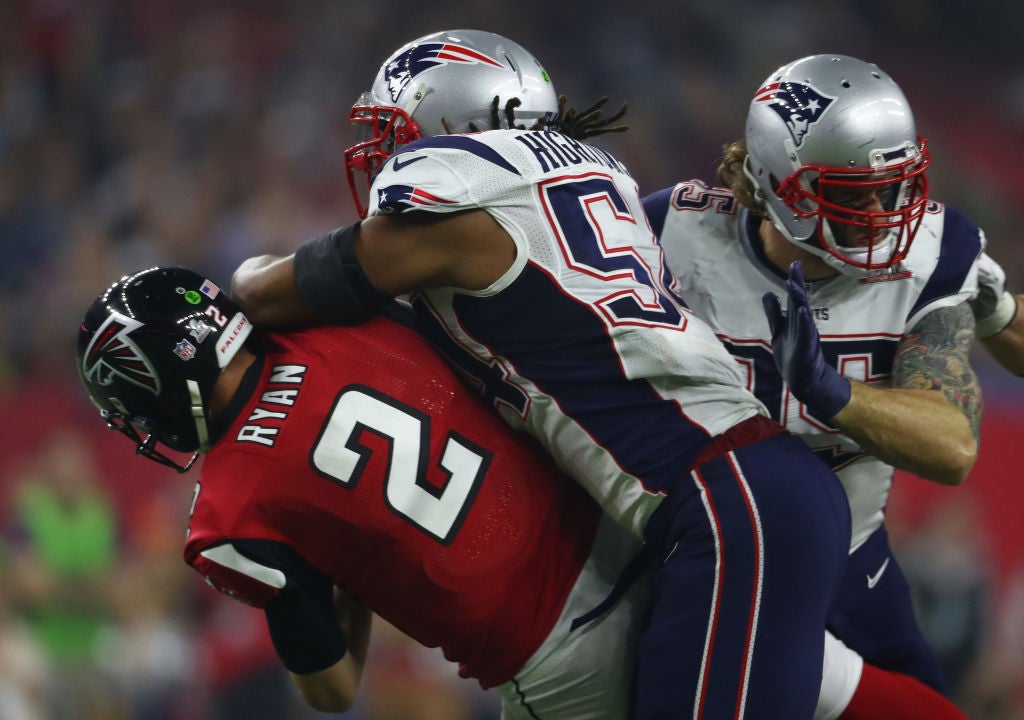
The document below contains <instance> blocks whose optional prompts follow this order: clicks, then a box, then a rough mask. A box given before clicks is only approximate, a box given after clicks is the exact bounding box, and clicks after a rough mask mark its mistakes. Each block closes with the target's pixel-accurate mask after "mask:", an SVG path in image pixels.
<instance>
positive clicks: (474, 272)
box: [231, 210, 516, 327]
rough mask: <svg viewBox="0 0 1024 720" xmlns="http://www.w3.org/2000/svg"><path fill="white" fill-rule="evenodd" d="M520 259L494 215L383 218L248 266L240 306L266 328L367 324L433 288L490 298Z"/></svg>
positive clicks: (235, 280)
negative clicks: (488, 292)
mask: <svg viewBox="0 0 1024 720" xmlns="http://www.w3.org/2000/svg"><path fill="white" fill-rule="evenodd" d="M515 257H516V248H515V243H514V242H513V241H512V238H511V237H510V236H509V235H508V233H507V232H506V231H505V230H504V229H503V228H502V227H501V226H500V225H499V224H498V223H497V221H496V220H494V218H492V217H491V216H490V214H489V213H487V212H486V211H483V210H469V211H465V212H458V213H452V214H444V215H440V214H435V213H425V212H410V213H405V214H402V215H397V216H391V215H377V216H374V217H371V218H369V219H367V220H364V221H362V222H361V223H357V224H356V225H352V226H348V227H345V228H339V229H337V230H334V231H332V232H330V233H327V234H325V235H321V236H320V237H317V238H314V239H313V240H310V241H308V242H307V243H305V244H304V245H303V246H302V247H301V248H300V249H299V250H298V251H296V253H295V254H293V255H289V256H287V257H274V256H268V255H264V256H260V257H255V258H250V259H248V260H246V261H244V262H243V263H242V264H241V265H240V266H239V267H238V269H237V270H236V271H235V273H234V275H233V276H232V278H231V290H232V294H233V295H234V298H235V300H236V301H237V302H238V304H239V305H240V306H241V308H242V311H243V312H245V313H246V315H247V316H248V317H249V319H250V320H251V321H252V322H253V323H255V324H258V325H264V326H273V327H293V326H296V325H302V324H307V323H310V322H312V321H314V320H316V321H320V322H333V323H340V324H356V323H359V322H363V321H365V320H367V319H369V318H370V317H372V316H373V314H374V313H375V312H376V311H377V310H379V309H380V308H381V307H382V306H383V304H384V303H385V302H386V301H387V300H388V299H389V298H393V297H397V296H399V295H404V294H407V293H411V292H415V291H417V290H422V289H424V288H430V287H441V286H448V287H458V288H464V289H468V290H482V289H484V288H486V287H487V286H489V285H491V284H492V283H494V282H495V281H496V280H498V279H499V278H500V277H501V276H502V275H503V274H504V273H505V271H506V270H508V268H509V267H511V265H512V263H513V261H514V260H515Z"/></svg>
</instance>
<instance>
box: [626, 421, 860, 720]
mask: <svg viewBox="0 0 1024 720" xmlns="http://www.w3.org/2000/svg"><path fill="white" fill-rule="evenodd" d="M683 482H684V483H685V485H683V486H681V487H680V489H679V491H676V492H673V493H672V494H670V495H669V497H667V498H666V499H665V500H664V501H663V503H662V505H661V506H659V508H658V510H657V511H656V512H655V514H654V515H653V516H652V517H651V520H650V522H649V524H648V536H649V542H651V543H657V544H658V546H659V547H660V548H661V552H660V553H659V558H660V565H659V566H658V567H656V569H655V571H654V600H653V606H652V610H651V615H650V619H649V623H648V625H647V627H646V629H645V630H644V633H643V635H642V637H641V640H640V648H639V655H638V664H637V670H636V680H635V683H634V692H635V697H634V706H633V717H634V718H635V720H655V719H658V720H662V719H665V720H668V719H669V718H671V719H672V720H680V719H681V718H694V719H698V718H699V719H702V720H726V719H729V718H736V719H739V718H743V719H745V720H755V719H756V720H767V719H769V718H771V719H778V720H810V718H811V717H812V716H813V714H814V707H815V704H816V702H817V698H818V690H819V688H820V685H821V671H822V660H823V654H824V635H825V633H824V629H825V619H826V615H827V613H828V610H829V608H830V607H831V606H832V602H833V600H834V598H835V594H836V590H837V587H838V585H839V583H840V581H841V579H842V577H843V574H844V571H845V567H846V559H847V552H848V549H849V543H850V509H849V504H848V503H847V501H846V495H845V493H844V492H843V489H842V486H841V485H840V484H839V481H838V479H837V478H836V476H835V474H834V473H833V472H832V471H831V470H830V469H829V468H828V466H827V465H825V463H824V462H822V461H821V460H820V459H819V458H817V457H816V456H815V455H814V453H812V452H811V451H810V450H809V449H808V448H807V446H806V445H805V444H804V443H803V442H802V441H801V440H799V439H797V438H795V437H793V436H790V435H779V436H775V437H772V438H769V439H767V440H761V441H759V442H756V443H753V444H751V445H748V446H746V447H742V448H739V449H737V450H733V451H732V452H729V453H727V454H725V455H721V456H719V457H716V458H714V459H712V460H709V461H707V462H704V463H703V464H701V465H699V466H698V467H696V468H695V469H694V470H693V471H692V472H691V473H690V474H689V476H687V477H685V478H683Z"/></svg>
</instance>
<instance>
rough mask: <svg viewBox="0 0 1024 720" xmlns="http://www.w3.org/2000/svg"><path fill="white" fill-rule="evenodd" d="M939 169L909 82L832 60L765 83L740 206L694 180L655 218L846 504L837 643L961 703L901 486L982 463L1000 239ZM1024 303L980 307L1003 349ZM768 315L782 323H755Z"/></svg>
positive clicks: (703, 310) (654, 201) (957, 475)
mask: <svg viewBox="0 0 1024 720" xmlns="http://www.w3.org/2000/svg"><path fill="white" fill-rule="evenodd" d="M928 163H929V155H928V149H927V145H926V142H925V139H924V138H922V137H920V136H918V134H917V130H916V127H915V123H914V117H913V114H912V112H911V108H910V106H909V104H908V103H907V100H906V98H905V96H904V94H903V92H902V91H901V90H900V88H899V86H898V85H897V84H896V83H895V82H894V81H893V80H892V78H890V77H889V75H887V74H886V73H885V72H883V71H882V70H881V69H879V68H878V67H877V66H876V65H873V64H870V63H867V62H864V61H861V60H858V59H856V58H851V57H846V56H841V55H815V56H810V57H805V58H802V59H799V60H797V61H795V62H792V63H789V64H787V65H785V66H783V67H781V68H779V69H778V70H776V71H775V72H773V73H772V74H771V75H769V76H768V78H767V79H766V80H765V81H764V82H763V83H762V86H761V88H760V89H759V90H758V91H757V93H756V94H755V95H754V98H753V100H752V101H751V103H750V107H749V113H748V115H747V122H746V134H745V138H744V139H743V140H742V141H738V142H735V143H732V144H731V145H729V146H727V147H726V149H725V156H724V159H723V161H722V163H721V166H720V168H719V178H720V181H721V182H722V183H723V184H724V185H725V187H711V186H708V185H707V184H705V183H703V182H701V181H700V180H688V181H684V182H681V183H678V184H677V185H675V186H674V187H671V188H668V189H665V190H662V191H660V192H658V193H655V194H654V195H651V196H649V197H647V198H645V199H644V206H645V209H646V211H647V214H648V217H649V218H650V220H651V223H652V226H653V228H654V230H655V232H656V233H657V234H658V235H659V236H660V239H661V244H662V247H663V248H664V252H665V257H666V260H667V262H668V265H669V268H670V269H671V270H672V271H673V273H674V275H675V276H676V278H677V279H678V284H677V285H676V290H677V292H678V294H679V296H680V298H681V299H682V300H683V301H684V302H685V303H686V304H687V306H688V307H689V308H690V309H691V310H692V311H693V312H694V313H696V314H697V315H698V316H699V317H701V318H703V319H705V320H706V321H707V322H708V323H709V324H710V325H711V326H712V327H713V328H714V331H715V333H716V334H717V336H718V337H719V338H720V339H721V340H722V341H723V342H724V343H725V345H726V347H728V348H729V351H730V352H731V353H732V354H733V355H734V357H735V358H736V360H737V361H738V362H739V366H740V367H742V368H743V369H744V370H745V374H746V382H747V385H748V386H749V387H751V388H752V389H753V390H754V392H755V394H756V395H757V396H758V398H760V399H761V400H762V402H764V404H765V405H766V407H767V408H768V410H769V412H770V413H771V416H772V417H773V418H774V419H775V420H777V421H778V422H780V423H781V424H783V425H784V426H785V427H786V428H787V429H788V430H789V431H790V432H793V433H795V434H798V435H799V436H800V437H802V438H804V439H805V440H806V442H807V443H808V444H809V445H810V446H811V447H813V448H814V449H815V450H816V452H817V453H818V455H819V456H820V457H822V458H824V459H825V460H826V461H827V462H828V463H829V464H830V466H831V467H832V468H833V469H834V470H835V471H836V472H837V473H838V475H839V477H840V480H841V481H842V483H843V487H844V488H845V489H846V492H847V495H848V497H849V501H850V507H851V510H852V516H853V533H852V535H851V542H850V559H849V563H848V565H847V568H846V576H845V578H844V580H843V583H842V585H841V588H840V591H839V593H838V595H837V596H836V599H835V602H834V603H833V606H832V608H831V610H830V611H829V615H828V627H829V629H830V630H831V631H832V632H834V633H835V635H836V636H838V637H839V638H840V639H841V640H843V641H844V642H845V643H846V644H847V645H848V646H849V647H850V648H852V649H854V650H856V651H857V652H858V653H859V654H860V655H862V656H863V658H864V659H865V661H867V662H870V663H872V664H874V665H877V666H880V667H883V668H888V669H892V670H896V671H899V672H901V673H905V674H908V675H911V676H913V677H915V678H918V679H919V680H921V681H922V682H924V683H927V684H928V685H929V686H931V687H933V688H935V689H936V690H938V691H940V692H947V687H946V684H945V680H944V678H943V676H942V673H941V670H940V668H939V664H938V662H937V659H936V657H935V655H934V653H933V652H932V650H931V649H930V648H929V646H928V644H927V643H926V641H925V639H924V637H923V635H922V633H921V631H920V629H919V627H918V625H917V622H916V620H915V618H914V613H913V608H912V603H911V597H910V592H909V589H908V587H907V583H906V581H905V580H904V577H903V574H902V572H901V570H900V567H899V564H898V563H897V561H896V558H895V557H894V556H893V555H892V552H891V549H890V547H889V540H888V536H887V533H886V529H885V524H884V511H885V506H886V501H887V498H888V494H889V490H890V486H891V483H892V478H893V472H894V467H899V468H903V469H905V470H908V471H910V472H912V473H914V474H916V475H918V476H919V477H922V478H925V479H928V480H932V481H934V482H937V483H940V484H943V485H950V486H953V485H958V484H960V483H961V482H963V481H964V479H965V478H966V477H967V474H968V472H969V471H970V470H971V468H972V466H973V465H974V462H975V460H976V458H977V454H978V432H979V426H980V420H981V408H982V402H981V391H980V388H979V385H978V379H977V377H976V375H975V373H974V371H973V370H972V368H971V365H970V362H969V358H968V353H969V350H970V346H971V343H972V340H973V339H974V335H975V320H974V318H973V317H972V313H971V308H970V306H969V305H968V301H969V300H970V299H971V298H972V297H974V296H975V295H976V294H977V273H978V270H977V264H976V261H977V260H978V257H979V254H980V253H981V252H982V250H983V248H984V235H983V233H982V232H981V230H979V228H978V227H977V226H976V225H975V224H974V223H973V222H971V220H970V219H969V218H967V217H965V216H964V215H963V214H962V213H960V212H958V211H957V210H956V209H954V208H951V207H948V206H945V205H943V204H941V203H938V202H936V201H933V200H930V199H929V197H928V183H927V179H926V174H925V170H926V168H927V166H928ZM996 269H997V270H998V267H996ZM991 284H992V283H990V285H991ZM778 295H783V296H785V297H786V298H787V307H786V309H785V311H783V309H782V308H781V303H780V301H779V299H778ZM1004 297H1005V295H1004V293H1003V291H1002V289H1001V288H999V289H998V290H990V291H989V292H988V294H985V293H981V294H980V296H979V299H978V300H977V301H976V305H977V306H978V313H979V314H981V315H983V316H986V317H991V318H992V320H990V321H989V322H988V324H987V325H985V326H983V327H984V328H986V329H985V330H984V331H985V332H991V333H994V332H998V331H999V330H1001V329H1003V328H1004V327H1005V326H1006V324H1007V323H1008V322H1009V321H1010V320H1011V319H1012V313H1011V312H1010V311H1008V310H1007V309H1006V308H1007V301H1006V300H1001V299H1000V298H1004ZM1010 297H1011V301H1010V302H1011V303H1012V305H1013V308H1014V309H1015V307H1016V302H1015V300H1013V299H1012V296H1010ZM762 299H763V305H764V309H765V314H766V315H767V322H766V321H765V317H764V315H762V314H761V313H756V312H751V308H752V307H756V306H757V305H758V304H760V303H762ZM979 334H980V333H979ZM823 692H824V694H827V693H828V688H827V687H826V688H825V689H824V691H823ZM819 712H821V709H820V708H819Z"/></svg>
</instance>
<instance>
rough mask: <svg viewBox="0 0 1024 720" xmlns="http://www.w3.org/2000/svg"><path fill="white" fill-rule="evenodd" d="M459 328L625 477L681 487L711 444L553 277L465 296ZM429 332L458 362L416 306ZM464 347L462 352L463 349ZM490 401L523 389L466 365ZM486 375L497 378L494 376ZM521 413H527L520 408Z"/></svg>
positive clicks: (537, 276) (529, 269) (528, 273)
mask: <svg viewBox="0 0 1024 720" xmlns="http://www.w3.org/2000/svg"><path fill="white" fill-rule="evenodd" d="M453 306H454V310H455V314H456V315H457V316H458V317H459V321H460V327H461V328H462V330H463V331H465V332H466V333H467V334H468V335H469V336H471V337H473V338H474V339H475V340H476V341H477V342H479V343H481V344H483V345H485V346H486V347H488V348H489V349H490V351H491V353H492V354H493V355H494V356H496V357H503V358H507V359H508V360H509V362H510V363H511V365H513V366H514V367H515V368H516V369H517V370H518V372H519V374H520V375H522V376H523V377H527V378H529V379H530V381H531V382H532V383H533V384H534V385H536V386H537V388H538V389H539V390H540V391H541V392H542V393H544V394H546V395H549V396H551V397H553V398H554V399H555V401H556V402H557V403H558V405H559V407H560V408H561V409H562V411H563V412H564V413H565V414H566V415H567V416H569V417H571V418H572V419H573V420H575V421H576V422H577V423H578V424H579V425H580V426H581V427H582V428H584V429H585V430H586V431H587V433H589V434H590V436H591V437H592V438H593V439H594V442H595V443H597V444H598V445H600V446H601V447H603V448H606V449H607V450H608V452H609V453H610V454H611V455H613V456H614V457H615V459H616V461H617V462H618V463H619V465H620V467H622V468H623V470H624V471H625V472H627V473H629V474H631V475H634V476H635V477H638V478H641V480H642V481H643V483H644V485H645V486H646V487H647V488H649V489H652V490H656V491H660V490H667V489H670V488H675V487H677V486H678V484H679V478H680V476H681V475H682V474H683V473H684V472H685V470H686V468H688V467H689V466H690V465H691V464H692V462H693V461H694V459H695V458H696V457H697V456H698V455H699V454H700V452H701V450H703V449H704V447H705V446H706V445H707V444H708V442H709V440H710V439H709V437H708V433H707V431H706V430H705V429H704V428H702V427H700V426H699V425H697V424H696V423H694V422H693V421H692V420H690V419H689V418H688V417H686V415H685V413H683V412H682V411H681V409H680V407H679V406H678V404H677V403H676V402H674V401H672V400H667V399H665V398H664V397H662V396H661V395H660V394H659V393H658V392H657V390H655V389H654V387H653V386H652V385H651V383H650V382H649V381H648V380H646V379H630V378H628V377H626V376H625V374H624V372H623V368H622V360H621V358H620V357H619V355H618V353H617V351H616V349H615V346H614V342H613V341H612V339H611V337H609V335H608V331H607V328H606V327H605V325H604V322H603V321H602V320H601V319H600V318H599V317H597V316H596V315H595V311H594V310H593V308H591V307H589V306H587V305H586V304H584V303H582V302H580V301H578V300H576V299H575V298H573V297H570V296H567V295H566V294H565V293H564V292H562V290H561V289H560V288H559V287H558V286H557V284H556V283H554V282H553V281H552V280H551V278H550V277H549V276H548V275H547V274H546V273H544V272H543V271H542V270H540V269H538V268H537V267H535V266H533V265H531V264H528V265H527V266H526V268H524V270H523V272H522V274H521V275H520V276H519V277H518V278H517V279H516V280H515V281H514V282H513V283H512V284H511V285H510V286H509V287H507V288H505V289H504V290H503V291H502V292H500V293H498V294H497V295H493V296H489V297H471V296H463V295H457V296H456V297H455V298H454V301H453ZM414 308H415V309H416V310H417V315H418V317H419V319H420V321H421V327H422V328H423V330H424V333H425V334H426V336H427V337H428V339H429V340H430V341H431V342H432V343H433V344H434V346H435V347H436V348H437V349H438V350H439V351H440V352H441V353H442V354H444V355H446V356H447V357H448V359H449V360H450V361H452V362H453V363H456V364H457V365H458V364H459V360H460V357H462V356H463V355H468V353H460V354H459V355H454V354H453V348H452V347H451V343H452V341H451V339H450V338H448V336H447V334H446V333H445V332H444V330H443V329H442V328H440V327H439V321H438V320H437V318H435V317H434V316H433V315H432V314H430V313H429V311H428V310H427V308H426V306H425V304H421V303H418V302H416V303H414ZM458 347H459V348H461V346H458ZM464 369H466V370H467V371H468V372H469V373H470V374H471V375H473V376H474V377H476V378H477V379H478V381H479V383H480V385H481V386H482V387H479V388H478V389H480V390H481V391H482V392H483V394H484V395H485V397H486V398H487V400H488V401H490V402H495V401H505V402H508V401H509V399H510V398H511V395H510V394H509V393H511V392H512V391H518V392H520V393H521V392H522V391H521V390H519V388H518V387H517V386H511V387H507V386H508V385H509V383H507V382H503V381H502V379H501V378H500V377H496V374H497V370H496V368H495V367H493V365H486V366H485V367H482V368H481V367H476V366H474V367H465V368H464ZM485 373H490V375H486V374H485ZM521 406H522V403H520V411H523V410H525V407H521Z"/></svg>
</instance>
